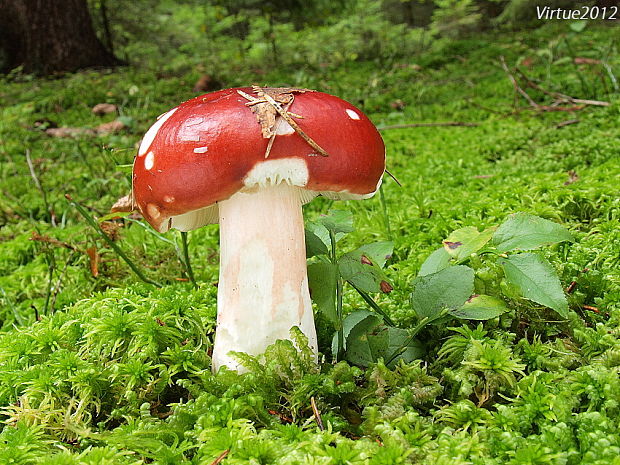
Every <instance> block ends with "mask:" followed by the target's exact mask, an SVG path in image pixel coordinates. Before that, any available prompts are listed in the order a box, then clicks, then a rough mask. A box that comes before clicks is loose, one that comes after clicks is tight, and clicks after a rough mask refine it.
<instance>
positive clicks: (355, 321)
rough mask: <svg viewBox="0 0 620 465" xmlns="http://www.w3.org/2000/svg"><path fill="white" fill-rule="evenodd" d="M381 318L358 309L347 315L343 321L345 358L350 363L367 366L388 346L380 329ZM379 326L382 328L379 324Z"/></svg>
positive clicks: (383, 332)
mask: <svg viewBox="0 0 620 465" xmlns="http://www.w3.org/2000/svg"><path fill="white" fill-rule="evenodd" d="M381 322H382V320H381V318H380V317H379V316H378V315H376V314H374V313H372V312H369V311H367V310H360V311H357V312H353V313H351V314H350V315H348V316H347V317H346V318H345V320H344V323H343V332H344V337H345V348H346V352H345V358H346V359H347V360H348V361H350V362H351V363H355V364H356V365H360V366H368V365H369V364H370V363H372V362H373V361H375V360H376V359H377V357H379V356H381V354H382V353H384V352H385V350H386V348H387V346H388V340H387V334H386V333H385V331H383V330H380V331H378V332H377V333H376V334H373V332H374V331H375V328H377V327H379V325H381ZM381 328H384V327H383V326H381ZM336 340H337V334H335V335H334V340H333V341H332V350H333V349H334V347H335V345H336Z"/></svg>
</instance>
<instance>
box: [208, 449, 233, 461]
mask: <svg viewBox="0 0 620 465" xmlns="http://www.w3.org/2000/svg"><path fill="white" fill-rule="evenodd" d="M228 454H230V449H226V450H225V451H224V452H222V453H221V454H220V455H218V456H217V457H216V459H215V460H214V461H213V462H211V465H219V464H220V463H222V460H224V459H225V458H226V456H227V455H228Z"/></svg>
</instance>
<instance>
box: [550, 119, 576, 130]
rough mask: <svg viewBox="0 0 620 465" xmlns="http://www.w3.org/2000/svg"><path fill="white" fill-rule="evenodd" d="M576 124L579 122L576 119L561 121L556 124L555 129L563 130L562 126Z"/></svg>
mask: <svg viewBox="0 0 620 465" xmlns="http://www.w3.org/2000/svg"><path fill="white" fill-rule="evenodd" d="M578 122H579V120H578V119H569V120H566V121H562V122H560V123H558V124H556V125H555V127H556V128H557V129H560V128H563V127H564V126H569V125H571V124H577V123H578Z"/></svg>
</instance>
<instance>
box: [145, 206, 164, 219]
mask: <svg viewBox="0 0 620 465" xmlns="http://www.w3.org/2000/svg"><path fill="white" fill-rule="evenodd" d="M146 212H147V213H148V214H149V216H150V217H151V218H153V219H154V220H156V219H157V218H159V217H160V216H161V212H160V211H159V208H157V205H154V204H152V203H148V204H146Z"/></svg>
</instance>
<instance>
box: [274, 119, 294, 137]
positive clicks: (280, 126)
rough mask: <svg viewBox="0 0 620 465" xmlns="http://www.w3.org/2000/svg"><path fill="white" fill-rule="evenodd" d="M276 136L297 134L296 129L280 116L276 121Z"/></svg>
mask: <svg viewBox="0 0 620 465" xmlns="http://www.w3.org/2000/svg"><path fill="white" fill-rule="evenodd" d="M276 134H277V135H278V136H286V135H288V134H295V129H293V126H291V125H290V124H288V123H287V122H286V120H285V119H284V118H282V117H281V116H278V119H277V120H276Z"/></svg>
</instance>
